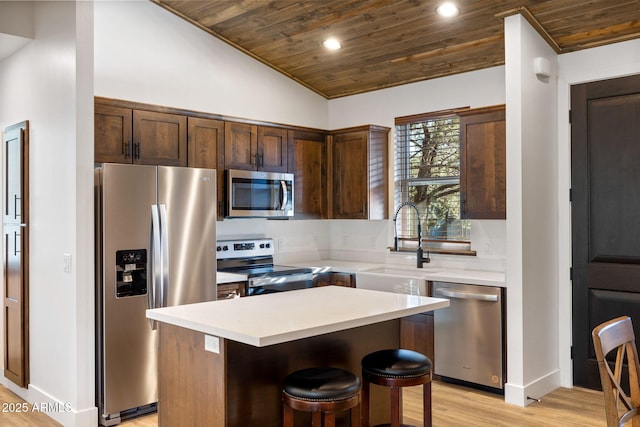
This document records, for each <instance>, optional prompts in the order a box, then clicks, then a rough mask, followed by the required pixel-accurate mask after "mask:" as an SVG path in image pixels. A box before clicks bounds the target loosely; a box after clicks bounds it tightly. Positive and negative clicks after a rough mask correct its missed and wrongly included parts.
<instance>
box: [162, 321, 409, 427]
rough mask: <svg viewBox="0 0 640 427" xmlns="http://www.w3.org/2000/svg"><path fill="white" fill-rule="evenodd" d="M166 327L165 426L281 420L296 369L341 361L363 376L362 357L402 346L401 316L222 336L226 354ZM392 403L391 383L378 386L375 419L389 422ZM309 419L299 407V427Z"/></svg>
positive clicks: (231, 426) (230, 426)
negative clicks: (318, 331)
mask: <svg viewBox="0 0 640 427" xmlns="http://www.w3.org/2000/svg"><path fill="white" fill-rule="evenodd" d="M163 331H165V332H163ZM160 332H161V333H160V361H161V362H160V366H159V369H160V390H159V403H158V423H159V426H160V427H169V426H175V425H207V426H213V427H247V426H256V427H257V426H260V427H280V426H281V425H282V403H281V398H280V393H281V390H282V381H283V380H284V378H285V377H286V376H287V375H288V374H289V373H291V372H293V371H295V370H298V369H304V368H308V367H313V366H335V367H338V368H343V369H348V370H350V371H352V372H354V373H356V374H357V375H358V376H360V373H361V372H360V371H361V367H360V360H361V359H362V357H364V356H365V355H366V354H368V353H370V352H373V351H377V350H381V349H384V348H398V347H399V345H400V321H399V320H391V321H387V322H382V323H376V324H373V325H368V326H362V327H358V328H353V329H348V330H345V331H340V332H334V333H330V334H325V335H319V336H315V337H310V338H304V339H300V340H296V341H291V342H287V343H282V344H276V345H270V346H266V347H254V346H251V345H247V344H242V343H238V342H236V341H230V340H224V339H220V354H215V353H211V352H208V351H205V350H204V334H202V333H199V332H194V331H191V330H188V329H183V328H179V327H175V326H171V325H167V324H161V328H160ZM164 353H167V354H164ZM169 388H170V389H171V390H167V389H169ZM184 402H186V403H184ZM389 408H390V401H389V390H388V389H386V388H384V387H372V390H371V421H372V424H374V425H375V424H378V423H384V422H388V420H389ZM337 418H338V423H337V425H338V426H345V427H346V426H348V425H349V419H348V412H346V411H345V412H344V413H341V414H338V417H337ZM310 419H311V418H310V414H308V413H304V412H296V413H295V425H296V427H298V426H300V427H302V426H305V427H308V426H309V425H310Z"/></svg>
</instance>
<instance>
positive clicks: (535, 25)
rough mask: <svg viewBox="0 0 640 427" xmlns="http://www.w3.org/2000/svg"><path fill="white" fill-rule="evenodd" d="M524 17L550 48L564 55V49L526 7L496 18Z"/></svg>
mask: <svg viewBox="0 0 640 427" xmlns="http://www.w3.org/2000/svg"><path fill="white" fill-rule="evenodd" d="M518 14H520V15H522V17H524V19H526V20H527V22H529V24H531V26H532V27H533V28H534V29H535V30H536V31H537V32H538V34H540V36H541V37H542V38H543V39H544V40H545V41H546V42H547V43H549V46H551V48H552V49H553V50H554V51H555V52H556V53H558V54H560V53H562V48H561V47H560V46H559V45H558V43H557V42H556V41H555V40H554V39H553V37H551V35H550V34H549V33H548V32H547V30H546V29H545V28H544V27H543V26H542V24H540V22H539V21H538V20H537V19H536V17H535V16H533V14H532V13H531V12H530V11H529V9H527V8H526V7H525V6H522V7H517V8H515V9H510V10H507V11H505V12H500V13H497V14H496V15H495V17H496V18H501V19H504V18H506V17H508V16H513V15H518Z"/></svg>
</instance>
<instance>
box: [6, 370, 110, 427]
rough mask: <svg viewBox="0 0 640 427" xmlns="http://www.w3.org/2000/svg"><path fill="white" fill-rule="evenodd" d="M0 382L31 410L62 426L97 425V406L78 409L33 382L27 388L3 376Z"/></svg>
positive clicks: (82, 426) (91, 426)
mask: <svg viewBox="0 0 640 427" xmlns="http://www.w3.org/2000/svg"><path fill="white" fill-rule="evenodd" d="M0 383H2V385H4V386H5V387H6V388H7V389H9V390H11V391H12V392H13V393H15V394H17V395H18V396H19V397H20V398H21V399H22V400H24V401H26V402H27V404H28V409H29V410H30V411H31V412H42V413H45V414H46V415H47V416H49V417H51V418H53V419H54V420H55V421H57V422H59V423H60V424H62V425H63V426H64V427H96V425H98V408H97V407H95V406H92V407H88V408H84V409H80V410H79V409H77V408H74V407H73V406H72V404H71V403H70V402H62V401H59V400H58V399H55V398H54V397H52V396H50V395H49V394H48V393H46V392H45V391H43V390H41V389H39V388H38V387H37V386H34V385H33V384H29V387H28V388H22V387H19V386H17V385H16V384H14V383H13V382H11V381H9V380H7V379H6V378H5V377H4V376H2V377H1V378H0Z"/></svg>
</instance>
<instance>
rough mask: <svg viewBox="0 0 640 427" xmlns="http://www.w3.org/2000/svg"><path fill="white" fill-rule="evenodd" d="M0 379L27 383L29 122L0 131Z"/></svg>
mask: <svg viewBox="0 0 640 427" xmlns="http://www.w3.org/2000/svg"><path fill="white" fill-rule="evenodd" d="M3 140H4V144H3V145H4V150H5V151H4V152H5V156H4V173H5V179H4V203H3V207H4V209H3V230H4V239H3V240H4V259H3V272H4V303H3V318H4V376H5V377H6V378H8V379H10V380H11V381H13V382H14V383H16V384H17V385H19V386H21V387H26V386H27V384H28V383H29V122H26V121H25V122H22V123H19V124H17V125H13V126H10V127H8V128H6V129H5V131H4V138H3Z"/></svg>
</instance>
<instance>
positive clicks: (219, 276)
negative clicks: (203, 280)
mask: <svg viewBox="0 0 640 427" xmlns="http://www.w3.org/2000/svg"><path fill="white" fill-rule="evenodd" d="M246 281H247V275H246V274H236V273H225V272H223V271H218V272H216V284H218V285H222V284H225V283H234V282H246Z"/></svg>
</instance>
